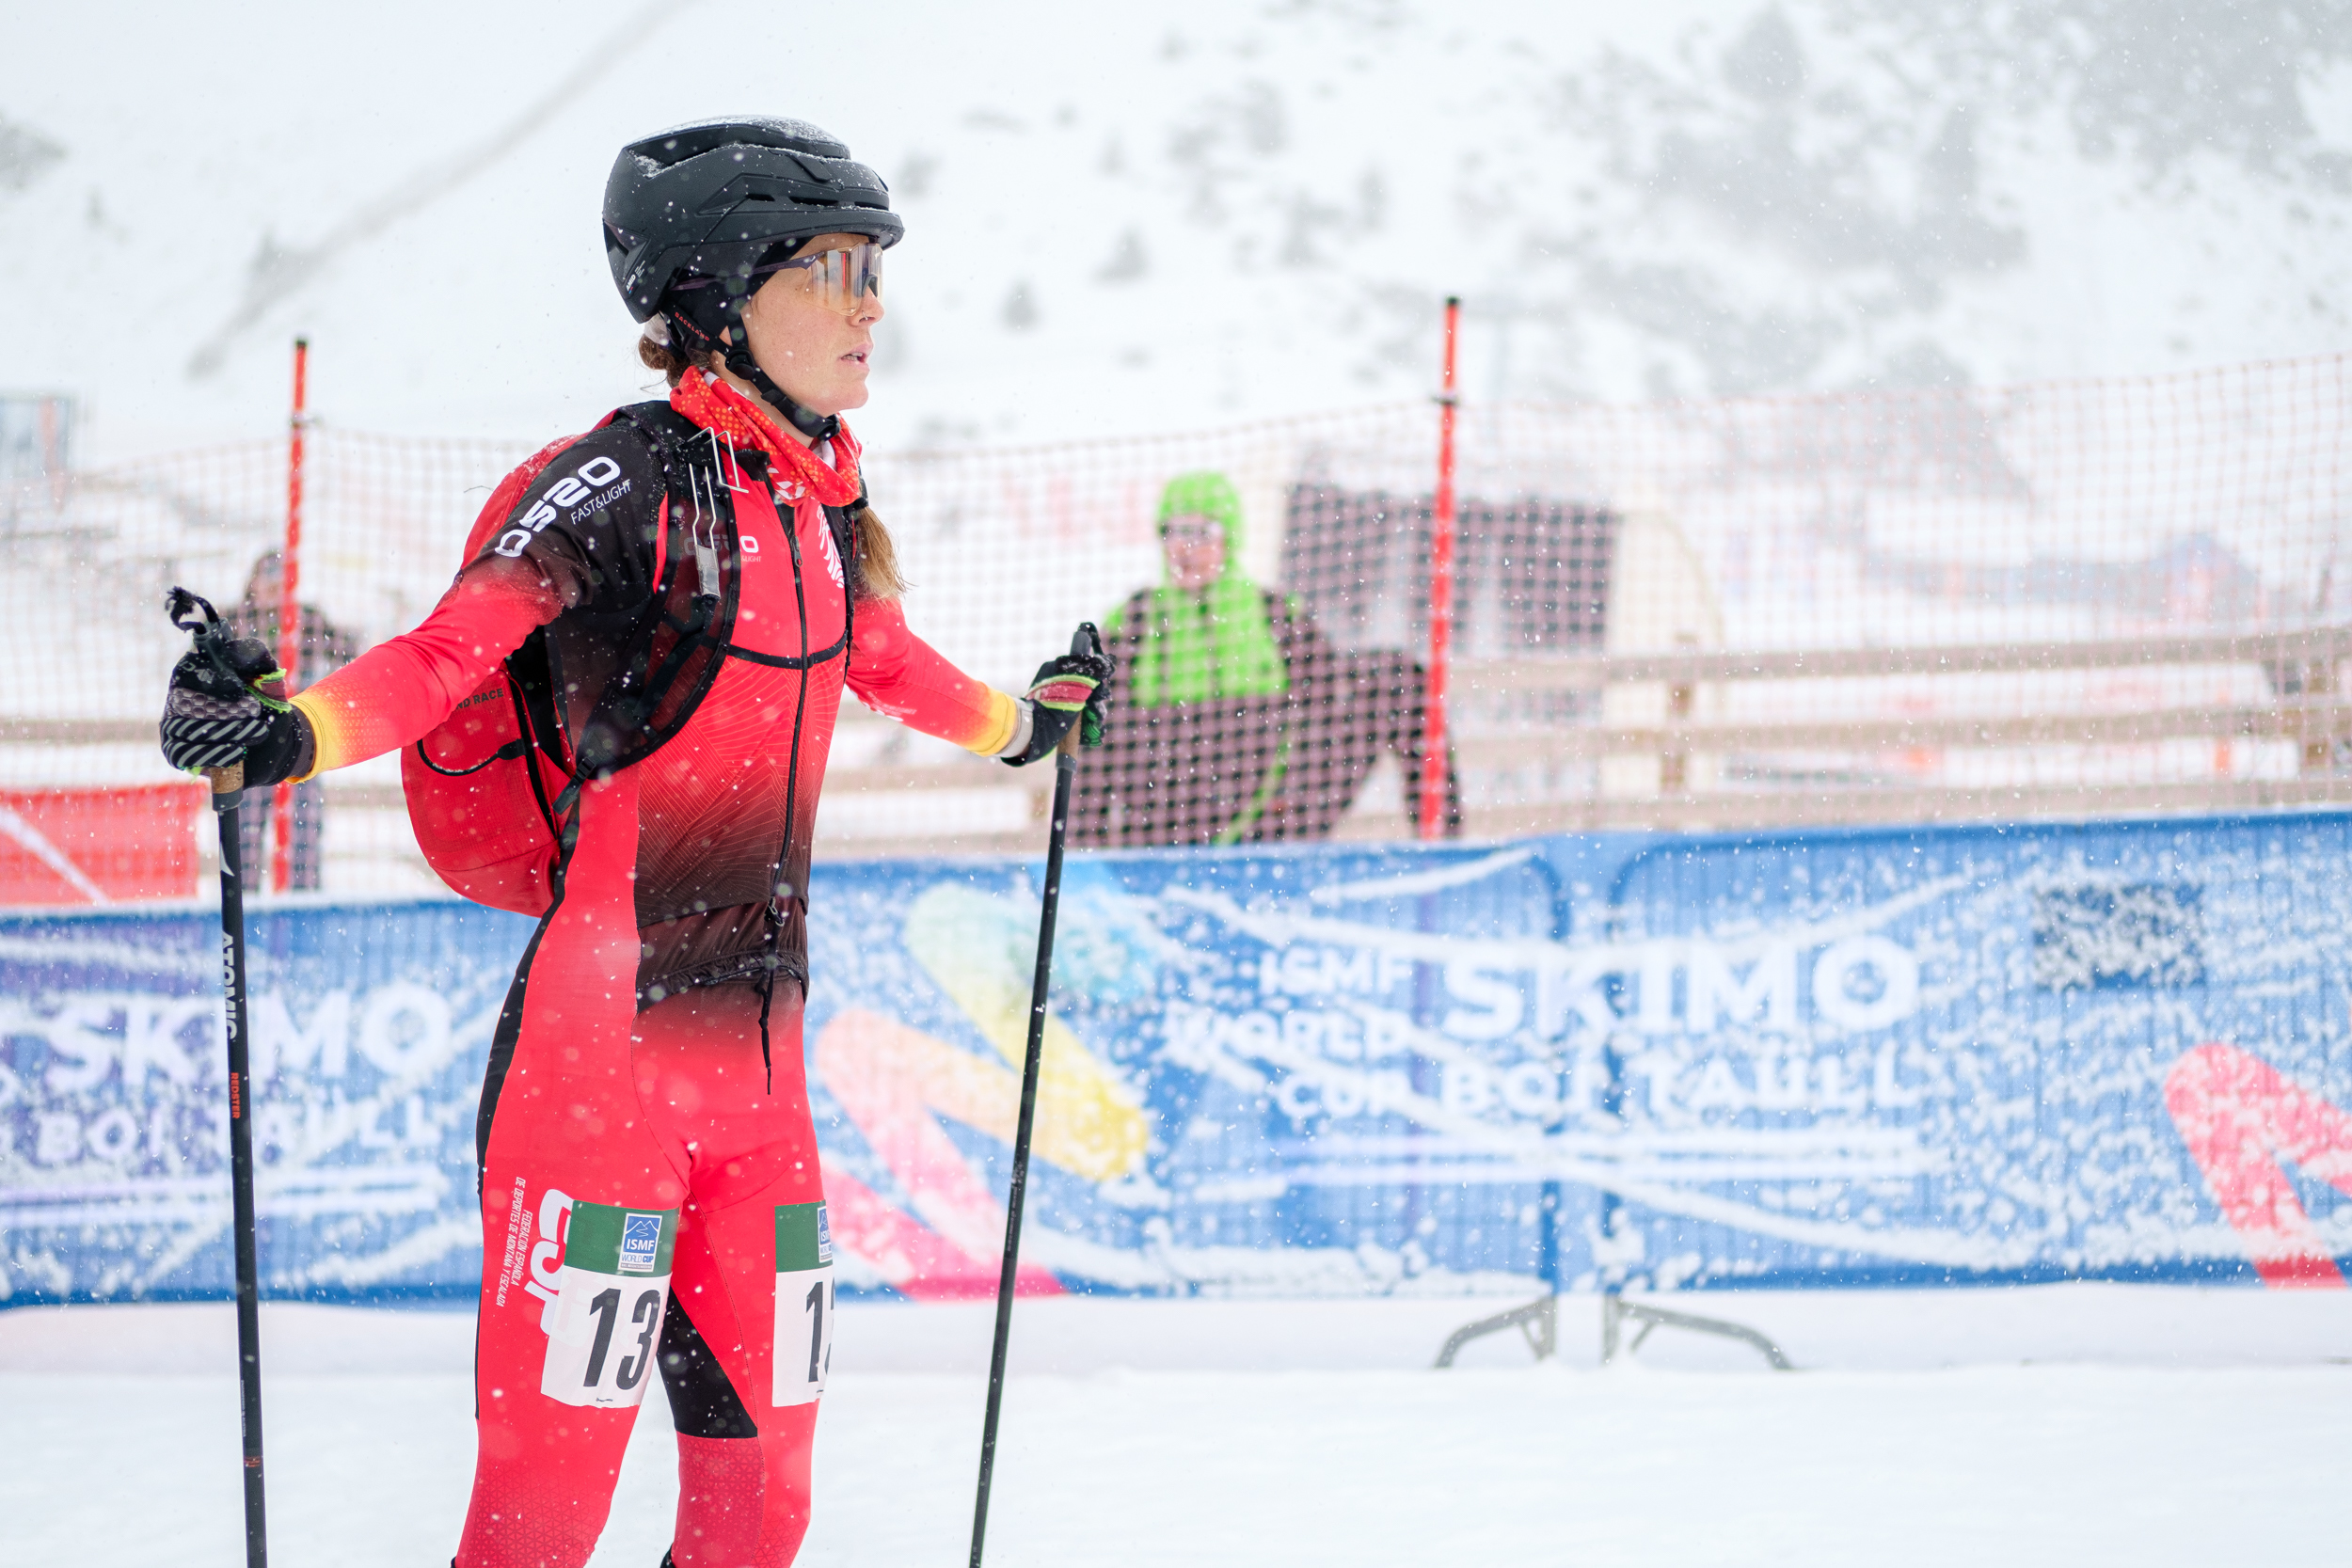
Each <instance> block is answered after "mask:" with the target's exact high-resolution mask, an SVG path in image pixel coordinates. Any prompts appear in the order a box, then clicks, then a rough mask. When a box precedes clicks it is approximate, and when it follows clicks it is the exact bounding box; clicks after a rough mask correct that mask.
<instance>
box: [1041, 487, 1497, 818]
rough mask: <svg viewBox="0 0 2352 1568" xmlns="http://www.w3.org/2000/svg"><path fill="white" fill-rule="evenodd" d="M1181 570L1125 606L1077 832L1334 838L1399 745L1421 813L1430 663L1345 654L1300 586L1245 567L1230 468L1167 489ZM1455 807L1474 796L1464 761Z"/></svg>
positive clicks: (1112, 640) (1163, 514)
mask: <svg viewBox="0 0 2352 1568" xmlns="http://www.w3.org/2000/svg"><path fill="white" fill-rule="evenodd" d="M1159 534H1160V545H1161V550H1162V554H1163V560H1164V564H1165V568H1166V573H1165V578H1164V580H1163V581H1162V583H1161V585H1160V586H1159V587H1157V588H1147V589H1145V590H1143V591H1142V592H1140V593H1138V594H1135V595H1134V596H1133V597H1131V598H1130V599H1128V601H1127V602H1126V603H1125V604H1124V605H1122V606H1120V608H1119V609H1118V610H1114V611H1113V612H1112V613H1111V615H1110V616H1109V618H1108V619H1107V621H1106V622H1105V623H1104V628H1103V635H1104V641H1106V642H1107V643H1108V644H1109V645H1110V647H1111V650H1112V652H1113V653H1114V654H1115V655H1116V656H1117V657H1118V661H1119V669H1118V673H1117V674H1116V675H1115V676H1114V677H1113V679H1112V683H1111V703H1112V712H1113V713H1114V715H1115V716H1116V717H1115V718H1114V720H1113V721H1112V723H1111V725H1110V729H1109V734H1108V736H1107V740H1106V743H1105V744H1104V747H1103V748H1102V749H1101V750H1099V751H1097V752H1092V753H1090V754H1089V758H1088V760H1087V764H1086V766H1085V767H1083V768H1081V769H1080V770H1079V775H1078V786H1077V795H1076V797H1075V799H1074V800H1073V802H1072V807H1071V818H1070V834H1071V842H1072V843H1073V844H1086V845H1095V846H1113V845H1130V846H1139V845H1177V844H1243V843H1255V842H1261V841H1265V840H1279V839H1302V838H1305V839H1311V838H1322V837H1324V836H1326V835H1327V834H1328V833H1329V832H1330V831H1331V828H1332V825H1333V824H1334V823H1336V822H1337V821H1338V820H1339V818H1340V816H1342V815H1343V813H1344V812H1345V811H1346V810H1347V808H1348V806H1349V805H1350V804H1351V803H1352V802H1353V801H1354V800H1355V799H1356V795H1357V793H1358V791H1359V790H1360V789H1361V788H1362V786H1363V782H1364V778H1365V775H1367V774H1368V773H1369V772H1370V771H1371V770H1372V768H1373V765H1374V764H1375V763H1376V762H1377V761H1378V760H1379V759H1380V757H1381V756H1382V755H1384V754H1390V755H1394V756H1395V757H1396V758H1397V759H1398V761H1399V762H1400V763H1401V764H1402V766H1403V768H1404V776H1405V779H1406V786H1407V787H1406V819H1407V821H1408V822H1409V821H1410V820H1411V818H1412V817H1413V816H1414V811H1413V785H1414V783H1415V781H1417V780H1418V779H1419V777H1420V770H1421V761H1420V747H1421V723H1422V701H1423V694H1424V692H1425V690H1426V683H1425V681H1424V680H1423V678H1422V671H1421V669H1420V667H1419V666H1418V665H1415V664H1413V663H1412V662H1411V661H1410V660H1408V659H1406V657H1403V656H1402V655H1398V654H1392V653H1375V654H1354V655H1348V654H1342V653H1340V652H1339V651H1338V650H1336V649H1334V648H1333V647H1332V646H1331V645H1330V643H1329V641H1327V639H1325V638H1324V636H1323V635H1322V633H1321V632H1320V631H1318V630H1317V629H1316V627H1315V625H1314V621H1313V618H1312V617H1311V616H1310V615H1309V614H1308V613H1307V611H1306V610H1305V609H1304V608H1303V607H1302V606H1301V605H1300V604H1299V603H1298V601H1297V600H1295V599H1293V598H1288V597H1286V596H1284V595H1282V594H1274V593H1269V592H1268V591H1266V590H1265V589H1263V588H1261V587H1259V586H1258V584H1256V583H1255V582H1253V581H1251V580H1250V579H1249V578H1248V575H1247V574H1246V573H1245V572H1244V571H1243V569H1242V565H1241V552H1242V543H1243V538H1244V531H1243V520H1242V507H1241V497H1240V496H1239V495H1238V494H1237V493H1236V492H1235V490H1234V489H1233V485H1232V481H1230V480H1228V479H1227V478H1226V477H1225V476H1224V475H1223V474H1220V473H1208V472H1204V473H1190V474H1183V475H1179V476H1178V477H1177V478H1175V479H1174V480H1171V481H1169V483H1168V488H1167V490H1166V491H1164V492H1163V493H1162V495H1161V497H1160V506H1159ZM1447 784H1448V796H1449V804H1450V805H1451V806H1452V808H1453V809H1452V810H1451V812H1450V813H1449V815H1450V816H1451V818H1452V821H1453V825H1454V830H1455V831H1457V832H1458V830H1459V822H1460V809H1459V802H1458V800H1454V799H1453V797H1454V793H1455V792H1454V780H1453V774H1452V769H1451V768H1449V769H1448V772H1447Z"/></svg>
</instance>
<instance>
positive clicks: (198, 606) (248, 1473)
mask: <svg viewBox="0 0 2352 1568" xmlns="http://www.w3.org/2000/svg"><path fill="white" fill-rule="evenodd" d="M170 612H171V622H172V625H174V626H178V627H180V628H181V629H182V630H183V631H192V632H194V633H195V634H196V642H197V648H198V650H199V652H202V653H206V654H210V655H212V656H213V657H215V659H216V660H217V661H218V662H219V663H220V664H221V666H222V668H224V669H227V668H228V667H229V661H228V657H227V654H226V652H225V650H224V648H223V646H222V645H223V644H224V643H225V642H226V641H228V637H229V627H228V625H227V623H225V622H224V621H222V620H221V618H220V615H219V613H218V612H217V611H215V610H214V609H213V607H212V606H211V605H209V604H206V603H205V602H204V601H203V600H202V599H199V598H198V597H197V596H196V595H195V594H186V593H185V592H184V590H182V589H176V588H175V589H173V590H172V597H171V611H170ZM190 617H200V618H195V619H191V618H190ZM204 776H205V779H206V781H207V782H208V783H210V784H211V785H212V786H213V815H214V816H215V818H216V819H217V820H218V823H219V827H220V958H221V984H222V988H223V989H224V990H226V992H227V993H228V1003H229V1006H228V1015H229V1195H230V1223H231V1224H232V1226H233V1227H234V1228H235V1232H236V1234H235V1237H234V1244H235V1249H236V1259H237V1384H238V1391H239V1393H240V1395H241V1397H242V1399H243V1402H244V1409H243V1420H242V1422H241V1425H242V1428H243V1432H244V1437H245V1560H246V1568H267V1565H268V1562H269V1531H268V1528H267V1527H266V1525H265V1524H264V1523H263V1519H262V1269H261V1260H260V1258H259V1256H258V1252H257V1248H256V1243H255V1234H254V1231H255V1224H256V1222H255V1218H254V1206H253V1079H252V1070H251V1062H250V1058H249V1055H248V1052H247V1044H248V1036H247V1034H246V1024H247V1022H248V1021H247V1017H246V992H245V867H244V864H243V860H244V854H245V851H244V845H243V841H242V840H241V838H240V837H239V816H240V813H239V810H238V807H239V805H240V804H241V803H242V802H243V800H244V799H245V764H244V763H242V762H238V763H232V764H231V765H230V766H229V767H227V768H210V769H207V770H206V772H205V775H204Z"/></svg>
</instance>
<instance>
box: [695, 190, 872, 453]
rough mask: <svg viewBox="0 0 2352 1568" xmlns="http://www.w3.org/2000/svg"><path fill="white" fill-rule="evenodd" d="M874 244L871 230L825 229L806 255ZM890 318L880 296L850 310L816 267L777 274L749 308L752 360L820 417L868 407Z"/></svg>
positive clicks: (866, 297) (746, 320)
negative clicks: (826, 292) (878, 331)
mask: <svg viewBox="0 0 2352 1568" xmlns="http://www.w3.org/2000/svg"><path fill="white" fill-rule="evenodd" d="M864 244H866V236H865V235H863V234H820V235H818V237H817V238H816V239H815V240H813V241H811V242H810V243H809V245H808V246H807V248H806V249H804V250H803V251H802V252H801V255H802V256H804V257H805V256H816V255H821V254H822V253H823V252H825V251H828V250H850V249H854V248H855V247H856V246H858V245H864ZM881 320H882V295H881V294H880V293H861V294H860V295H859V296H858V297H857V299H856V301H855V302H854V303H853V304H852V305H851V306H850V309H847V310H844V309H840V308H839V307H837V306H834V305H832V304H829V303H828V302H827V301H826V300H825V298H824V297H823V294H822V293H821V291H820V290H819V288H818V277H817V275H816V273H815V271H814V270H813V269H810V268H806V267H786V268H784V269H783V270H782V271H780V272H775V273H771V274H770V275H769V277H768V281H767V282H766V283H764V284H762V285H761V286H760V288H759V290H758V292H757V293H754V294H753V295H752V297H751V300H750V302H749V303H748V304H746V305H745V306H744V307H743V325H744V326H745V328H746V329H747V330H748V331H749V332H750V334H751V340H752V357H753V358H755V359H756V360H758V361H759V364H760V368H761V369H762V370H765V371H766V372H768V373H769V375H770V376H771V377H772V378H774V380H775V383H776V385H777V386H779V387H782V388H784V389H785V390H786V391H787V392H788V393H790V394H791V396H792V399H793V401H794V402H796V403H798V404H801V406H803V408H809V409H813V410H815V411H816V412H817V413H819V414H838V413H841V412H843V411H844V410H846V409H850V408H863V407H865V406H866V371H867V369H868V361H870V360H871V359H872V357H873V353H874V324H875V323H876V322H879V321H881ZM729 379H730V380H732V379H733V377H731V376H730V377H729ZM739 385H740V384H739ZM741 389H742V390H744V391H746V392H750V391H751V390H752V388H749V387H743V388H741ZM753 395H755V396H756V395H757V394H756V393H754V394H753ZM786 428H787V430H789V429H790V428H791V427H790V426H789V425H787V426H786ZM795 434H797V432H795Z"/></svg>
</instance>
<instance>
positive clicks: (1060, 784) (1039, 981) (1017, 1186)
mask: <svg viewBox="0 0 2352 1568" xmlns="http://www.w3.org/2000/svg"><path fill="white" fill-rule="evenodd" d="M1101 647H1102V640H1101V639H1100V637H1099V636H1097V634H1096V633H1095V630H1094V627H1093V626H1091V625H1089V626H1080V627H1079V628H1078V635H1077V636H1076V637H1075V638H1073V639H1072V641H1071V643H1070V651H1071V652H1072V653H1073V654H1076V653H1085V652H1087V651H1089V649H1093V650H1095V651H1100V649H1101ZM1085 727H1086V724H1085V721H1084V719H1083V718H1082V719H1081V720H1080V721H1078V722H1076V723H1073V724H1072V725H1071V726H1070V733H1069V734H1068V735H1066V736H1062V740H1061V745H1060V747H1059V748H1057V750H1056V752H1054V817H1053V827H1052V829H1051V831H1050V832H1049V834H1048V836H1047V838H1046V841H1045V908H1044V911H1043V912H1042V913H1041V914H1040V915H1039V917H1038V924H1037V976H1036V978H1035V979H1034V980H1033V981H1032V982H1031V983H1030V987H1029V1048H1028V1051H1027V1053H1025V1055H1024V1056H1023V1058H1022V1061H1021V1119H1020V1121H1019V1122H1018V1123H1017V1124H1016V1125H1015V1126H1014V1128H1013V1134H1012V1194H1011V1196H1010V1197H1009V1199H1008V1201H1007V1202H1006V1204H1005V1266H1004V1269H1003V1272H1001V1273H1000V1274H998V1275H997V1276H996V1344H995V1348H994V1350H993V1351H992V1352H991V1353H990V1354H989V1358H988V1418H987V1420H986V1421H985V1422H984V1423H983V1424H982V1426H981V1428H980V1492H979V1497H978V1500H977V1502H975V1503H974V1504H973V1508H972V1568H980V1549H981V1546H982V1545H983V1544H984V1543H985V1542H986V1540H987V1536H988V1489H989V1484H990V1482H992V1481H994V1480H995V1477H996V1418H997V1416H998V1415H999V1414H1000V1413H1001V1412H1002V1410H1003V1408H1004V1402H1005V1349H1006V1346H1007V1345H1008V1344H1009V1343H1010V1341H1011V1338H1012V1282H1013V1276H1014V1275H1015V1274H1017V1273H1018V1272H1019V1271H1020V1267H1021V1207H1022V1201H1023V1199H1024V1198H1025V1196H1027V1194H1028V1187H1029V1135H1030V1132H1031V1131H1032V1130H1033V1129H1034V1128H1035V1127H1036V1125H1037V1080H1038V1073H1039V1070H1040V1069H1041V1066H1042V1064H1043V1062H1044V1059H1045V992H1046V988H1047V986H1048V985H1049V984H1050V983H1051V981H1052V979H1053V974H1054V913H1055V911H1056V909H1057V906H1058V905H1059V904H1060V903H1061V852H1062V839H1063V837H1064V835H1065V832H1066V830H1067V829H1068V828H1069V826H1070V787H1071V784H1072V783H1073V781H1074V780H1075V779H1076V778H1077V776H1078V739H1079V732H1080V731H1081V730H1083V729H1084V728H1085Z"/></svg>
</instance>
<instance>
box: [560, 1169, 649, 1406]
mask: <svg viewBox="0 0 2352 1568" xmlns="http://www.w3.org/2000/svg"><path fill="white" fill-rule="evenodd" d="M677 1214H678V1212H677V1211H676V1210H675V1209H624V1208H616V1207H614V1206H613V1205H612V1204H607V1203H574V1204H573V1205H572V1212H571V1218H570V1220H569V1221H568V1222H567V1223H566V1224H565V1226H564V1261H563V1263H562V1264H561V1265H560V1266H559V1267H558V1268H557V1269H556V1271H555V1287H556V1293H555V1303H554V1306H553V1307H552V1308H551V1309H550V1311H549V1312H548V1316H547V1318H546V1319H544V1320H543V1321H544V1322H546V1323H548V1325H549V1326H548V1359H547V1365H546V1367H545V1369H544V1370H542V1371H541V1372H540V1375H539V1392H541V1393H542V1394H545V1395H546V1396H547V1397H548V1398H549V1399H551V1400H556V1401H559V1402H562V1403H564V1404H583V1405H595V1406H597V1407H599V1408H605V1409H625V1408H628V1407H629V1406H633V1405H635V1404H636V1403H637V1402H638V1401H640V1400H642V1399H644V1397H645V1388H646V1386H648V1385H649V1384H650V1383H652V1381H653V1379H652V1377H651V1375H650V1374H651V1372H652V1371H653V1366H654V1361H653V1358H654V1352H655V1350H656V1349H657V1348H658V1347H659V1346H660V1342H661V1314H662V1310H663V1308H665V1307H667V1306H668V1305H669V1299H670V1254H671V1252H672V1251H673V1250H674V1249H675V1246H676V1244H677Z"/></svg>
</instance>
